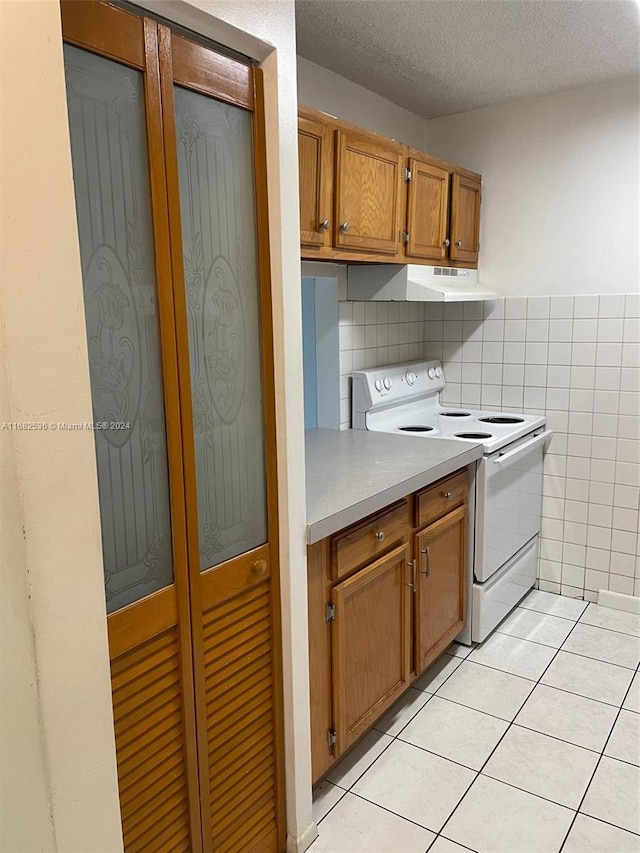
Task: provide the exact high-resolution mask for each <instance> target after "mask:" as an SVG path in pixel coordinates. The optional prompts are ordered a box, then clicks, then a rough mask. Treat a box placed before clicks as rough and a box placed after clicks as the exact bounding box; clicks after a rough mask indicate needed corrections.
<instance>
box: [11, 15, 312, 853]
mask: <svg viewBox="0 0 640 853" xmlns="http://www.w3.org/2000/svg"><path fill="white" fill-rule="evenodd" d="M146 2H147V5H149V7H150V8H152V9H154V10H155V11H158V4H157V2H152V0H146ZM0 7H1V11H2V15H3V21H2V28H1V30H0V57H1V58H2V115H3V119H4V121H3V123H2V130H3V138H2V142H3V154H4V157H3V165H5V166H6V168H5V169H4V171H3V175H2V180H3V187H2V193H1V194H0V221H2V228H3V233H2V243H3V257H2V263H3V275H2V279H3V291H2V301H1V302H0V319H1V321H2V322H3V323H4V327H5V330H6V340H7V348H6V356H7V372H8V386H9V393H10V394H11V406H12V417H13V418H14V419H15V420H30V421H39V420H42V421H44V420H47V421H48V420H51V416H52V415H53V413H55V419H56V420H57V419H58V418H59V419H61V420H65V421H91V420H92V415H91V395H90V383H89V372H88V359H87V353H86V332H85V326H84V311H83V305H82V281H81V271H80V263H79V253H78V241H77V228H76V218H75V216H76V214H75V204H74V199H73V183H72V172H71V158H70V149H69V137H68V124H67V111H66V100H65V87H64V69H63V64H62V43H61V32H60V10H59V3H58V0H38V2H30V3H26V2H23V3H0ZM161 11H162V14H163V15H164V16H166V17H167V18H169V19H173V20H175V21H178V22H180V23H183V24H184V25H186V26H189V27H191V28H192V29H195V30H197V31H200V32H202V33H203V34H205V35H208V36H209V37H212V38H215V39H216V40H218V41H220V42H222V43H224V44H227V45H229V46H230V47H232V48H235V49H236V50H240V51H242V52H244V53H245V54H248V55H250V56H253V57H254V58H256V59H258V60H259V61H260V62H261V63H262V67H263V69H264V73H265V88H266V109H267V156H268V168H269V215H270V229H271V264H272V279H273V289H274V328H275V338H276V352H275V356H276V394H277V418H278V423H277V427H278V474H279V504H280V516H279V522H280V566H281V575H282V607H283V623H284V625H283V646H284V682H285V714H286V723H287V725H286V738H285V741H286V773H287V821H288V832H289V849H290V850H296V849H304V847H305V845H308V843H310V841H311V840H312V839H313V837H314V836H315V832H316V830H315V825H314V824H313V822H312V813H311V763H310V743H309V739H310V734H309V707H308V706H309V689H308V652H307V633H306V606H301V604H300V603H301V602H302V603H304V602H306V572H305V571H304V566H305V561H306V547H305V527H306V518H305V492H304V429H303V403H302V347H301V328H300V259H299V248H298V245H297V242H296V241H295V240H291V235H292V234H297V233H298V230H299V223H298V204H297V198H298V173H297V166H296V163H297V135H296V129H297V97H296V73H295V26H294V5H293V0H271V2H269V3H264V2H257V0H247V2H242V0H225V2H222V3H221V2H215V0H190V2H187V0H168V2H165V3H163V4H162V10H161ZM29 104H31V105H33V106H37V110H38V122H37V123H35V124H34V122H33V110H32V109H31V110H30V109H28V108H27V105H29ZM43 128H46V132H45V131H44V130H43ZM3 414H4V412H3ZM15 443H16V447H15V452H16V463H17V464H16V467H17V479H18V482H19V484H20V485H19V488H20V502H21V510H22V523H24V526H25V534H24V554H25V557H24V564H22V565H21V563H20V560H19V559H18V558H17V557H16V558H15V560H12V562H11V564H10V565H9V570H11V571H13V572H22V577H20V578H17V580H16V583H17V587H16V589H17V591H18V592H19V593H20V594H21V595H22V596H23V598H24V590H25V585H26V576H25V573H28V576H29V580H30V592H31V596H32V599H31V615H32V629H33V634H34V640H35V647H34V648H33V649H31V650H30V649H29V648H28V645H25V644H24V642H23V640H24V636H25V631H26V633H27V634H28V633H29V632H30V630H31V626H30V625H29V624H28V623H26V624H25V621H24V620H25V618H26V613H27V611H26V609H25V608H26V603H25V602H24V601H22V603H21V605H20V606H21V608H22V609H21V613H20V618H17V619H14V620H13V621H12V622H11V623H9V630H8V631H7V633H8V634H9V636H8V637H6V636H3V642H7V643H8V644H9V647H11V644H13V643H15V644H20V643H22V649H23V652H24V653H25V655H27V657H28V659H29V667H30V671H31V672H33V671H34V668H35V666H36V661H37V672H38V681H39V688H40V692H39V700H40V702H39V708H37V709H36V708H35V707H34V702H35V698H36V694H35V693H34V690H33V688H31V689H29V686H28V684H26V685H25V684H24V683H23V684H21V685H17V686H14V685H12V695H11V696H9V701H12V700H15V701H16V702H17V701H18V700H20V699H21V697H22V696H24V695H26V698H27V700H28V703H31V707H30V711H29V713H30V715H31V716H30V719H26V718H25V720H24V721H23V725H22V726H20V727H15V728H14V730H13V732H14V733H15V738H16V740H15V743H14V745H13V746H14V750H13V753H12V754H15V752H16V751H19V752H24V754H28V755H29V756H30V767H29V768H26V767H25V768H24V769H25V771H29V776H30V781H29V782H27V781H25V783H24V784H23V786H22V791H23V793H24V798H25V799H24V804H23V805H24V809H25V812H28V813H29V814H31V815H32V819H33V824H34V825H33V826H32V827H27V826H25V825H24V822H22V823H21V825H20V826H19V827H16V830H15V831H16V833H17V834H15V835H13V836H12V837H11V839H10V843H8V844H7V845H5V847H3V849H5V848H6V849H7V851H9V850H11V851H12V853H18V851H19V853H27V851H28V853H32V851H33V850H36V849H43V850H45V849H49V848H47V847H46V845H47V843H49V841H50V837H49V836H48V835H47V828H46V827H47V821H48V820H49V818H50V816H49V810H48V806H47V803H46V801H45V798H44V796H43V785H45V782H46V779H48V781H49V785H50V792H51V802H52V816H53V828H54V831H55V834H56V845H57V849H58V850H60V851H64V853H90V851H92V850H94V851H100V853H105V851H109V853H117V851H118V850H121V849H122V841H121V829H120V817H119V806H118V792H117V780H116V764H115V750H114V737H113V722H112V711H111V684H110V676H109V659H108V649H107V636H106V614H105V603H104V587H103V578H102V549H101V542H100V527H99V512H98V493H97V482H96V471H95V453H94V447H93V437H92V434H91V433H90V432H77V431H73V432H67V433H64V434H60V433H58V434H52V433H46V434H43V433H20V434H16V436H15ZM2 497H3V499H4V498H5V493H4V492H3V493H2ZM16 500H17V496H16ZM7 520H8V521H10V522H11V528H12V529H11V540H10V541H11V542H12V543H14V545H15V543H18V542H19V540H21V539H22V536H23V534H22V528H21V525H20V526H19V527H17V525H18V523H19V520H20V517H19V513H18V508H17V507H16V506H9V507H8V509H7ZM12 553H13V552H12ZM2 556H3V558H4V557H5V554H4V553H3V555H2ZM4 627H5V626H4V625H3V628H4ZM24 678H25V680H28V678H29V671H28V670H27V668H26V666H25V670H24ZM3 687H4V684H3ZM37 710H39V713H40V717H41V720H42V731H43V752H44V764H45V767H44V768H42V767H41V766H39V765H38V761H37V754H36V753H37V749H35V746H36V745H34V743H33V735H34V720H36V719H37V717H36V716H35V714H36V711H37ZM3 734H4V732H3ZM34 750H35V752H34ZM3 758H4V754H3ZM31 758H33V761H31ZM45 777H46V779H45ZM8 805H9V806H10V805H11V802H9V804H8ZM3 810H4V803H3V804H2V806H0V812H2V811H3ZM36 834H38V835H39V837H40V840H39V841H38V842H35V843H34V838H35V836H36ZM4 840H5V839H4V838H3V841H4Z"/></svg>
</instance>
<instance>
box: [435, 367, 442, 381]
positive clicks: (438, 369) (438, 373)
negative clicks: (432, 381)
mask: <svg viewBox="0 0 640 853" xmlns="http://www.w3.org/2000/svg"><path fill="white" fill-rule="evenodd" d="M436 376H437V377H438V379H440V378H441V377H442V368H441V367H436Z"/></svg>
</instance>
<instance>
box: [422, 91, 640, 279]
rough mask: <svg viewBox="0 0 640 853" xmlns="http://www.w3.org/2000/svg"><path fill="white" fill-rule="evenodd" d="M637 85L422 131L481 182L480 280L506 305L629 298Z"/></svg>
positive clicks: (432, 148) (556, 98)
mask: <svg viewBox="0 0 640 853" xmlns="http://www.w3.org/2000/svg"><path fill="white" fill-rule="evenodd" d="M639 118H640V116H639V112H638V81H637V80H635V79H631V78H626V79H622V80H616V81H613V82H610V83H604V84H601V85H598V86H589V87H586V88H581V89H575V90H573V91H570V92H563V93H561V94H558V95H551V96H548V97H544V98H536V99H531V100H526V101H519V102H516V103H510V104H503V105H501V106H498V107H491V108H488V109H483V110H476V111H473V112H469V113H462V114H460V115H455V116H447V117H445V118H441V119H432V120H431V121H428V122H426V133H425V138H424V145H425V148H426V150H427V151H429V153H432V154H436V155H438V156H441V157H445V158H446V159H448V160H451V161H453V162H454V163H459V164H460V165H463V166H467V167H468V168H470V169H473V170H475V171H478V172H480V173H481V174H482V177H483V203H482V220H481V233H480V244H481V247H480V270H481V273H482V278H483V280H484V281H485V282H486V283H487V284H489V285H490V286H491V287H494V288H495V289H496V290H498V291H499V292H500V293H501V294H503V295H505V296H510V295H527V296H531V295H549V294H556V295H557V294H589V293H592V294H596V293H625V292H629V291H633V290H636V289H638V158H639V154H640V151H639V145H638V137H639Z"/></svg>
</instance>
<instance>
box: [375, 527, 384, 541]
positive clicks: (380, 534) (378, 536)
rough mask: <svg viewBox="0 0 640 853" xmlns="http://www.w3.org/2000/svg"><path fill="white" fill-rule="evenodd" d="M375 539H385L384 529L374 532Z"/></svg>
mask: <svg viewBox="0 0 640 853" xmlns="http://www.w3.org/2000/svg"><path fill="white" fill-rule="evenodd" d="M376 539H377V540H378V542H384V539H385V533H384V530H378V531H377V532H376Z"/></svg>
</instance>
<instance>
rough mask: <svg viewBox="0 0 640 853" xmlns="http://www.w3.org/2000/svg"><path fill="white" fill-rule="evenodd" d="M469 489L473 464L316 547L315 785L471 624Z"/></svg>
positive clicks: (312, 604) (312, 583)
mask: <svg viewBox="0 0 640 853" xmlns="http://www.w3.org/2000/svg"><path fill="white" fill-rule="evenodd" d="M467 493H468V476H467V471H466V469H463V470H462V471H457V472H456V473H454V474H452V475H451V476H449V477H446V478H444V479H443V480H441V481H439V482H437V483H434V484H433V485H432V486H429V488H428V489H425V490H422V491H421V492H419V493H417V494H416V495H409V496H408V497H407V498H406V499H405V500H404V501H403V502H399V503H398V504H394V505H393V507H387V508H386V509H384V510H382V511H380V512H379V513H376V514H375V515H373V516H371V517H369V518H367V519H364V520H363V521H360V522H358V523H357V524H355V525H353V526H352V527H350V528H347V529H346V530H344V531H340V532H339V533H337V534H335V535H334V536H333V537H331V538H330V539H324V540H322V541H321V542H317V543H315V544H314V545H311V546H309V549H308V589H309V658H310V675H311V679H310V682H311V752H312V762H313V781H314V782H317V781H318V780H319V779H321V778H322V777H323V776H324V775H325V774H326V773H327V771H328V770H329V769H330V768H331V766H332V765H333V764H334V762H335V761H336V760H337V759H338V758H339V757H340V756H341V755H343V754H344V753H345V752H346V751H347V750H348V749H349V748H350V747H351V746H352V745H353V744H354V743H355V742H356V741H357V740H358V739H359V738H360V737H361V736H362V735H363V734H364V733H365V732H366V731H367V730H368V729H369V728H370V727H371V726H372V725H373V723H374V722H375V721H376V719H377V718H378V717H379V716H380V715H381V714H382V713H383V712H384V711H385V710H386V709H387V708H388V707H389V706H390V705H391V704H392V703H393V702H394V701H395V699H397V698H398V696H400V695H401V694H402V693H404V691H405V690H406V689H407V688H408V687H409V686H410V685H411V683H412V682H413V681H414V680H415V679H416V678H417V677H418V676H419V675H421V673H422V672H423V671H424V670H425V669H426V668H427V667H428V666H429V664H431V663H432V662H433V661H434V660H435V658H436V657H438V656H439V655H440V654H441V653H442V652H443V651H444V650H445V649H446V647H447V646H448V645H449V643H450V642H451V641H452V640H453V639H454V638H455V637H456V636H457V635H458V634H459V633H460V631H461V630H462V629H463V628H464V626H465V622H466V611H467V601H466V590H467V581H466V578H467V565H468V564H467ZM427 519H428V523H426V521H427ZM391 522H393V523H391ZM380 531H391V532H392V533H393V535H391V533H389V535H388V536H387V533H386V532H385V535H384V536H383V537H382V536H380V535H379V534H380ZM369 534H370V535H369ZM376 534H378V535H376ZM345 543H346V544H345ZM354 543H355V544H354ZM356 544H357V559H353V560H345V559H344V554H343V551H344V552H345V553H347V551H345V549H347V545H348V546H349V548H351V549H353V548H355V547H356ZM338 545H342V548H340V547H338ZM347 550H348V549H347ZM349 553H350V551H349ZM341 557H342V559H340V558H341Z"/></svg>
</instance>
